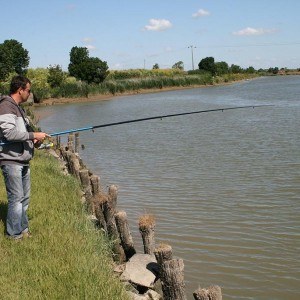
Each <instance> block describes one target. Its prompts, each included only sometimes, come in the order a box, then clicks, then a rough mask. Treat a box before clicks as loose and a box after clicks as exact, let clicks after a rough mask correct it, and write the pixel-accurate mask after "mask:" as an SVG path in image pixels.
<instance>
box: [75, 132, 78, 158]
mask: <svg viewBox="0 0 300 300" xmlns="http://www.w3.org/2000/svg"><path fill="white" fill-rule="evenodd" d="M78 150H79V133H78V132H76V133H75V152H76V153H78Z"/></svg>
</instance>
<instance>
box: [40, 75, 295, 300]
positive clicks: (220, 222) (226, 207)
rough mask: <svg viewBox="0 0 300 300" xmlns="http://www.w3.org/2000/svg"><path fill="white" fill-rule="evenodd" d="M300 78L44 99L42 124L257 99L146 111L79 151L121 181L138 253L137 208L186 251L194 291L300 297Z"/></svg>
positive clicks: (50, 127) (104, 178) (178, 252)
mask: <svg viewBox="0 0 300 300" xmlns="http://www.w3.org/2000/svg"><path fill="white" fill-rule="evenodd" d="M299 95H300V76H283V77H278V76H277V77H266V78H258V79H255V80H251V81H244V82H240V83H236V84H232V85H228V86H217V87H207V88H196V89H186V90H179V91H171V92H161V93H153V94H145V95H135V96H124V97H116V98H114V99H113V100H109V101H99V102H90V103H79V104H67V105H57V106H48V107H40V108H37V109H36V113H37V115H41V116H43V118H42V119H41V120H40V123H39V125H40V126H41V127H42V128H43V130H45V131H47V132H49V133H53V132H56V131H61V130H66V129H70V128H78V127H85V126H87V125H98V124H104V123H112V122H118V121H124V120H130V119H136V118H145V117H151V116H156V115H164V114H171V113H181V112H188V111H194V110H206V109H214V108H223V107H234V106H244V105H262V104H271V105H274V106H268V107H261V108H255V109H252V108H251V109H237V110H230V111H224V112H211V113H205V114H196V115H188V116H181V117H174V118H167V119H162V120H153V121H146V122H141V123H133V124H127V125H121V126H115V127H107V128H103V129H98V130H95V131H94V132H83V133H81V134H80V140H81V144H84V145H85V149H84V150H80V155H81V157H82V158H83V160H84V161H85V163H86V164H87V165H88V166H89V167H90V169H91V170H92V171H93V172H94V173H95V174H97V175H99V176H100V177H101V182H102V186H103V187H106V186H107V185H110V184H116V185H118V186H119V200H118V201H119V202H118V207H119V209H124V210H125V211H126V212H127V215H128V217H129V220H130V227H131V231H132V234H133V238H134V241H135V244H136V246H137V248H138V249H140V251H141V250H142V242H141V238H140V234H139V232H138V229H137V228H138V226H137V222H138V218H139V216H141V215H143V214H145V213H148V214H153V215H154V216H155V217H156V241H157V243H160V242H164V243H169V244H170V245H171V246H172V247H173V252H174V255H175V256H177V257H180V258H182V259H183V260H184V264H185V280H186V290H187V294H188V299H193V296H192V292H193V291H194V290H195V289H196V288H198V287H199V286H200V287H207V286H209V285H210V284H217V285H220V286H221V288H222V293H223V298H224V299H289V300H290V299H295V300H296V299H300V254H299V253H300V138H299V132H300V96H299Z"/></svg>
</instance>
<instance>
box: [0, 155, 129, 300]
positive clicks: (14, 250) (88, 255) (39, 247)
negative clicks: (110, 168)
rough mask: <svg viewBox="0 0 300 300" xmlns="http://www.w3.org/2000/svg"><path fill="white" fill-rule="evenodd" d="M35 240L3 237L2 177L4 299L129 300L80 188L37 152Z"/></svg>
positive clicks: (1, 229)
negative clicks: (86, 206) (83, 199)
mask: <svg viewBox="0 0 300 300" xmlns="http://www.w3.org/2000/svg"><path fill="white" fill-rule="evenodd" d="M31 179H32V184H31V187H32V189H31V202H30V207H29V219H30V221H29V222H30V230H31V232H32V235H33V236H32V237H31V238H26V239H23V240H22V241H20V242H16V241H12V240H8V239H7V238H5V218H6V214H7V200H6V192H5V186H4V182H3V178H2V175H0V299H14V300H15V299H22V300H23V299H103V300H104V299H114V300H118V299H127V296H126V292H125V290H124V288H123V285H122V284H121V283H120V281H119V280H118V279H117V278H115V277H114V275H113V272H112V260H111V258H110V257H111V256H110V249H109V246H108V245H109V243H108V241H107V240H106V238H105V237H104V236H103V234H102V233H101V232H100V231H99V230H96V229H95V228H94V226H93V225H92V224H91V222H90V221H89V220H88V219H87V215H86V213H85V211H84V209H83V207H82V204H81V203H80V186H79V183H78V182H77V181H76V180H75V179H74V178H72V177H71V176H65V175H63V174H62V173H61V170H60V168H59V166H58V162H57V160H56V159H55V158H53V157H50V156H49V155H48V154H47V153H46V152H42V151H36V155H35V158H34V159H33V160H32V162H31Z"/></svg>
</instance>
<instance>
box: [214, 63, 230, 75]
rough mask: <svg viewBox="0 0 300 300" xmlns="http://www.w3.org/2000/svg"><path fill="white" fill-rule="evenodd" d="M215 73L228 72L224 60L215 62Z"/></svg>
mask: <svg viewBox="0 0 300 300" xmlns="http://www.w3.org/2000/svg"><path fill="white" fill-rule="evenodd" d="M215 70H216V75H224V74H228V72H229V66H228V64H227V63H226V62H225V61H221V62H216V63H215Z"/></svg>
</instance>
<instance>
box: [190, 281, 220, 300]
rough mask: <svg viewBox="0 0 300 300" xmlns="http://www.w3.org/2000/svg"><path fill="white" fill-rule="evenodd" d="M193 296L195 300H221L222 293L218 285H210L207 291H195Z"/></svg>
mask: <svg viewBox="0 0 300 300" xmlns="http://www.w3.org/2000/svg"><path fill="white" fill-rule="evenodd" d="M193 296H194V299H195V300H222V291H221V288H220V287H219V286H218V285H212V286H210V287H209V288H208V289H201V288H199V289H197V290H196V291H194V293H193Z"/></svg>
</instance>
